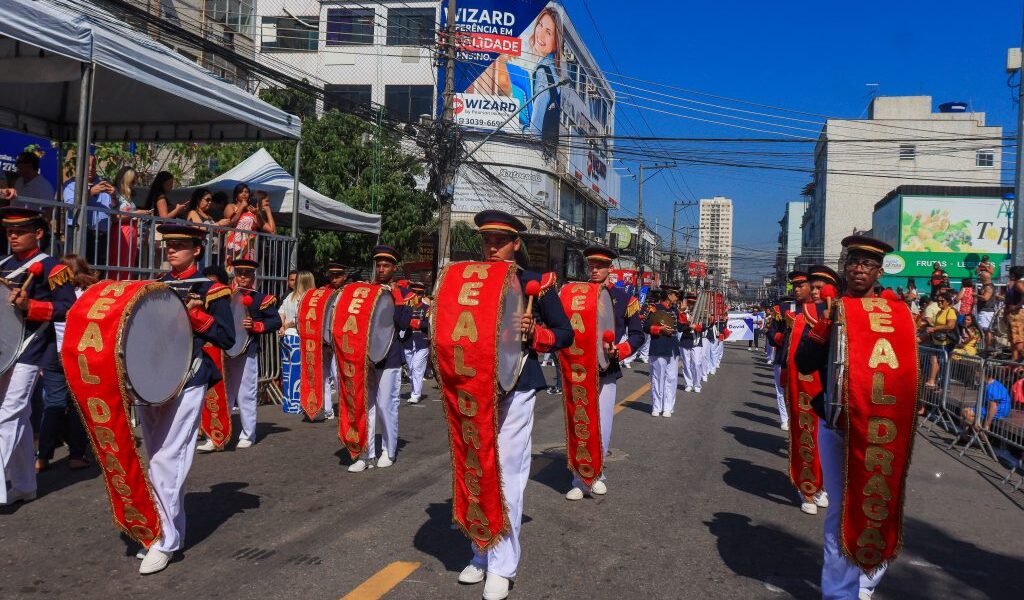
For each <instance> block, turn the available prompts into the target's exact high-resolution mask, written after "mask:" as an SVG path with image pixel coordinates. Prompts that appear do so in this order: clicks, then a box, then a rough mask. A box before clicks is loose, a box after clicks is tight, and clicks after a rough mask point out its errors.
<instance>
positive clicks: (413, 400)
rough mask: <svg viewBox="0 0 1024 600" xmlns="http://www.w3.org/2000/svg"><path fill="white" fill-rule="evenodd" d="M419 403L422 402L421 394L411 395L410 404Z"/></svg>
mask: <svg viewBox="0 0 1024 600" xmlns="http://www.w3.org/2000/svg"><path fill="white" fill-rule="evenodd" d="M419 403H420V397H419V396H409V404H419Z"/></svg>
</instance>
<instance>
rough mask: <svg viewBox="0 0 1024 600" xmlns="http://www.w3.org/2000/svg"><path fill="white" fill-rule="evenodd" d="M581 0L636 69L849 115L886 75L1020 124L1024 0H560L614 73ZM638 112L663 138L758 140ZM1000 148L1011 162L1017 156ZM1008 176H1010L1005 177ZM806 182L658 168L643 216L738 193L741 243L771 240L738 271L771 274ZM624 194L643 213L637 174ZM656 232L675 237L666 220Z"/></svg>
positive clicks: (625, 66) (639, 123)
mask: <svg viewBox="0 0 1024 600" xmlns="http://www.w3.org/2000/svg"><path fill="white" fill-rule="evenodd" d="M584 2H586V3H587V5H588V6H589V8H590V11H591V13H592V14H593V17H594V20H595V21H596V22H597V24H598V26H599V27H600V32H601V35H602V36H603V38H604V40H605V42H607V45H608V48H609V49H610V51H611V53H612V54H613V55H614V62H615V63H616V64H617V65H618V67H619V71H620V72H623V73H625V74H627V75H629V76H631V77H636V78H639V79H643V80H648V81H656V82H661V83H665V84H669V85H673V86H679V87H684V88H689V89H694V90H699V91H702V92H708V93H713V94H717V95H721V96H728V97H733V98H739V99H743V100H748V101H752V102H757V103H762V104H767V105H775V106H780V107H784V108H788V109H794V110H800V111H806V112H809V113H817V114H822V115H829V116H836V117H844V118H857V117H863V116H864V115H865V110H866V107H867V103H868V100H869V98H870V88H868V87H867V86H866V85H865V84H868V83H878V84H879V88H878V89H879V93H880V94H881V95H930V96H932V98H933V102H934V104H935V105H937V104H938V103H940V102H944V101H949V100H963V101H966V102H969V103H970V105H971V107H972V109H973V110H975V111H979V112H985V113H987V117H986V118H987V122H988V124H990V125H1001V126H1003V128H1004V134H1006V133H1012V132H1014V131H1015V130H1016V128H1015V125H1014V124H1015V121H1016V106H1015V104H1014V103H1013V101H1012V100H1011V95H1012V93H1013V92H1012V91H1011V89H1010V88H1009V87H1007V75H1006V73H1005V61H1006V50H1007V48H1009V47H1011V46H1019V45H1020V41H1021V3H1020V2H1019V1H1018V2H1011V1H1009V0H990V1H988V2H984V3H983V4H976V3H965V2H952V1H948V0H932V1H929V2H922V1H897V2H893V1H891V0H890V1H888V2H881V1H874V0H871V1H861V2H856V3H853V2H844V3H832V2H821V1H820V0H819V1H817V2H809V1H804V0H790V1H787V2H679V1H678V0H676V1H671V0H648V1H645V2H628V3H627V2H615V1H612V0H563V4H564V6H565V8H566V10H567V11H568V12H569V16H570V18H571V19H572V21H573V23H574V24H575V26H576V28H577V30H578V31H579V32H580V33H581V35H582V36H583V39H584V40H585V41H586V43H587V45H588V47H589V48H590V50H591V53H592V54H594V56H595V57H596V58H597V60H598V62H599V63H600V64H601V66H602V67H603V68H605V69H607V70H612V71H614V70H616V69H615V68H614V67H613V65H612V62H611V61H610V60H609V57H608V54H607V53H606V52H605V49H604V47H603V46H602V45H601V38H600V37H599V36H598V33H597V32H596V31H595V28H594V26H593V25H592V23H591V21H590V17H589V16H588V15H587V12H586V10H585V8H584V6H583V3H584ZM636 85H638V86H643V87H647V88H650V86H648V85H647V84H643V83H636ZM663 91H665V92H669V93H678V92H672V91H671V90H663ZM680 94H681V93H680ZM619 95H620V97H621V96H622V93H621V91H620V92H619ZM691 97H693V98H699V97H697V96H691ZM702 99H704V100H708V99H707V98H702ZM708 101H710V102H719V101H717V100H708ZM723 104H725V103H723ZM728 104H729V105H731V106H736V107H741V108H747V109H750V110H755V111H756V110H760V109H758V108H756V107H750V106H743V105H738V104H734V103H728ZM643 112H644V117H645V118H646V120H647V122H648V123H649V124H650V127H651V128H652V129H653V130H654V132H655V134H656V135H669V136H696V137H751V136H753V137H763V134H759V133H754V132H748V131H743V130H740V129H735V128H731V127H724V126H719V125H711V124H707V123H701V122H695V121H692V120H685V119H681V118H678V117H675V116H669V115H663V114H658V113H655V112H652V111H643ZM791 116H795V117H799V118H806V119H811V120H814V119H818V117H809V116H804V115H791ZM755 118H757V117H755ZM617 119H618V120H617V123H618V128H617V131H616V133H617V134H619V135H634V134H636V133H637V131H636V130H637V129H638V130H640V131H639V133H640V134H643V135H646V134H648V133H649V131H647V127H646V126H645V125H644V123H643V120H642V119H641V118H640V117H639V115H638V113H637V109H636V108H632V107H628V106H624V105H622V104H620V106H619V108H618V116H617ZM626 120H628V121H631V122H632V123H633V124H634V128H635V129H633V128H630V127H629V126H628V125H627V124H626V123H625V121H626ZM819 120H820V119H819ZM783 122H784V121H783ZM794 123H795V124H797V125H799V126H806V127H811V128H816V127H817V126H815V125H810V124H805V123H799V122H794ZM798 133H800V132H798ZM798 148H799V149H804V150H807V152H808V157H807V159H806V161H805V162H806V166H808V167H810V166H811V159H810V146H809V145H801V146H799V147H798ZM787 149H790V148H787ZM792 149H797V148H792ZM1004 159H1005V160H1006V161H1008V162H1009V163H1010V164H1011V165H1012V160H1013V155H1012V153H1010V154H1008V155H1006V156H1005V157H1004ZM1011 176H1012V175H1011V174H1010V173H1004V179H1005V178H1008V177H1011ZM807 181H809V176H808V175H806V174H804V173H792V172H782V171H765V170H738V169H730V168H721V167H703V166H702V167H694V166H682V167H681V168H680V169H679V170H678V171H677V174H676V176H675V177H671V176H668V174H667V173H666V174H662V175H659V176H658V177H656V178H653V179H652V180H651V181H649V182H648V183H647V184H646V185H645V188H644V215H645V219H647V220H653V219H654V218H657V219H658V220H659V221H660V223H662V224H669V223H670V222H671V218H672V217H671V212H672V209H671V202H672V201H673V200H689V199H690V198H691V193H692V195H694V196H696V197H698V198H702V197H710V196H712V195H724V196H728V197H730V198H732V199H733V202H734V207H735V226H734V236H733V237H734V244H741V245H743V246H744V247H755V248H764V249H765V250H766V256H765V259H764V260H758V261H756V264H755V263H754V262H749V261H748V263H747V264H746V265H738V264H735V262H734V271H736V276H737V277H739V278H751V277H753V276H754V275H756V274H759V273H760V272H762V271H766V269H765V268H764V266H765V265H767V264H769V263H770V262H771V261H770V257H769V256H768V255H769V254H773V253H774V250H775V247H776V238H777V235H778V226H777V224H776V222H777V221H778V220H779V219H780V218H781V216H782V213H783V211H784V208H785V203H786V202H787V201H789V200H798V199H799V192H800V188H801V187H802V186H803V185H804V184H805V183H806V182H807ZM621 196H622V204H623V208H624V209H626V211H635V210H636V183H635V182H634V181H632V180H630V179H628V177H624V179H623V182H622V193H621ZM618 214H628V213H627V212H624V211H620V212H619V213H618ZM680 219H681V220H682V221H684V222H685V223H684V224H695V222H696V211H695V210H692V209H688V210H685V211H680ZM659 233H661V234H663V235H668V231H667V230H661V231H660V232H659ZM737 260H738V259H737Z"/></svg>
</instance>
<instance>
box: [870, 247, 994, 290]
mask: <svg viewBox="0 0 1024 600" xmlns="http://www.w3.org/2000/svg"><path fill="white" fill-rule="evenodd" d="M985 254H988V256H989V260H990V261H992V262H993V263H994V264H995V273H994V274H993V277H994V278H996V279H998V278H999V276H1000V274H1001V270H1002V267H1001V265H1000V263H1001V262H1002V260H1003V258H1004V257H1006V256H1008V255H1007V254H1006V253H1005V252H1001V253H999V254H996V253H991V254H990V253H987V252H986V253H985ZM981 257H982V253H979V252H966V253H965V252H903V251H899V252H893V253H891V254H887V255H886V256H885V260H883V261H882V270H883V271H884V272H885V274H886V275H892V276H894V277H916V278H920V279H927V278H928V277H929V276H930V275H931V274H932V265H933V264H935V263H939V265H941V266H942V270H943V271H945V272H946V274H947V275H949V278H950V279H951V280H953V281H954V282H955V283H959V280H960V279H964V278H966V277H976V274H975V272H974V270H975V269H976V268H977V266H978V263H980V262H981Z"/></svg>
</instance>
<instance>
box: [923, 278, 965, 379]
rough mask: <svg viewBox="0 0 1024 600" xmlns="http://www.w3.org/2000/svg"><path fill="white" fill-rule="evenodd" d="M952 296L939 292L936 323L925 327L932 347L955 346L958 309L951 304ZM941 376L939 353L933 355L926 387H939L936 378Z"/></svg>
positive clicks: (947, 347) (945, 348) (944, 347)
mask: <svg viewBox="0 0 1024 600" xmlns="http://www.w3.org/2000/svg"><path fill="white" fill-rule="evenodd" d="M950 300H951V299H950V297H949V296H947V295H945V294H939V295H938V297H936V299H935V302H936V304H938V308H939V310H938V312H936V313H935V320H934V325H931V326H928V327H926V328H925V333H927V334H928V336H929V338H930V341H929V344H928V345H929V346H931V347H932V348H941V349H943V350H946V351H948V350H950V349H951V347H952V346H953V338H954V335H953V331H954V330H955V329H956V318H957V317H956V311H955V310H953V308H952V306H951V304H952V303H951V301H950ZM938 376H939V357H938V355H937V354H932V355H931V368H930V369H929V370H928V381H927V382H925V384H924V385H925V387H930V388H933V387H938V384H937V383H936V379H937V378H938Z"/></svg>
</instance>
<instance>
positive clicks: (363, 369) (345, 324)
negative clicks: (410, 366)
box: [331, 283, 390, 460]
mask: <svg viewBox="0 0 1024 600" xmlns="http://www.w3.org/2000/svg"><path fill="white" fill-rule="evenodd" d="M382 293H390V292H386V291H385V290H384V288H383V287H382V286H380V285H377V284H375V283H350V284H348V285H346V286H345V287H344V289H342V291H341V297H340V298H338V307H337V308H336V309H335V311H334V323H333V324H332V326H331V333H332V335H333V336H334V349H335V352H336V353H337V357H336V358H337V361H338V379H339V380H340V381H339V382H338V384H339V387H340V388H341V389H340V392H339V394H338V439H340V440H341V443H342V444H345V448H346V449H347V450H348V453H349V455H350V456H351V457H352V459H353V460H355V459H356V458H358V457H359V455H360V454H362V453H363V452H364V451H365V450H366V447H367V445H368V444H369V442H370V440H367V428H366V426H367V423H366V411H367V406H368V405H369V402H370V399H369V394H370V391H369V386H368V385H367V379H366V378H367V374H368V372H369V370H370V369H372V368H373V366H372V365H371V364H370V362H369V359H368V358H367V356H366V354H367V351H368V350H369V347H370V323H371V322H372V320H373V310H374V308H375V307H376V305H377V297H378V296H380V295H381V294H382Z"/></svg>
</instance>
